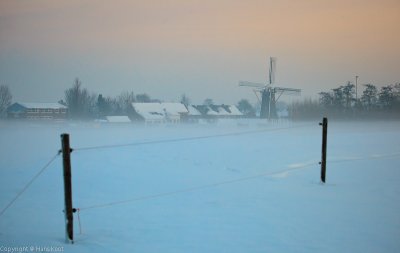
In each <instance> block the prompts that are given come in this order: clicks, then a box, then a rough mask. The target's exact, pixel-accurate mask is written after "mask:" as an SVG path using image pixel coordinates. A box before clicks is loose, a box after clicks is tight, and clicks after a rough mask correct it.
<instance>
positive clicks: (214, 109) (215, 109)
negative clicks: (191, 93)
mask: <svg viewBox="0 0 400 253" xmlns="http://www.w3.org/2000/svg"><path fill="white" fill-rule="evenodd" d="M207 108H208V111H207V115H213V116H241V115H243V114H242V113H241V112H240V111H239V109H238V108H237V107H236V106H235V105H211V106H208V107H207Z"/></svg>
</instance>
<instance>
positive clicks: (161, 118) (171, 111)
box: [132, 103, 189, 124]
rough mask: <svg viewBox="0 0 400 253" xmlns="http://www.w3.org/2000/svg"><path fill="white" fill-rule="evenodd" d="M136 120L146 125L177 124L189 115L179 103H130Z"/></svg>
mask: <svg viewBox="0 0 400 253" xmlns="http://www.w3.org/2000/svg"><path fill="white" fill-rule="evenodd" d="M132 107H133V109H134V111H135V112H136V119H137V120H139V121H144V122H145V123H147V124H159V123H179V122H180V121H181V119H182V118H184V117H186V116H187V114H188V113H189V112H188V110H187V108H186V107H185V106H184V105H183V104H181V103H132Z"/></svg>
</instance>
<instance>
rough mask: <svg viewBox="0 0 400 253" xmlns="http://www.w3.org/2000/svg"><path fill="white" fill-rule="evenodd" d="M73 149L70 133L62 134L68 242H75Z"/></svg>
mask: <svg viewBox="0 0 400 253" xmlns="http://www.w3.org/2000/svg"><path fill="white" fill-rule="evenodd" d="M71 151H72V149H71V148H70V146H69V134H61V152H62V154H63V170H64V200H65V207H64V213H65V232H66V240H67V242H71V243H74V216H73V207H72V183H71V156H70V154H71Z"/></svg>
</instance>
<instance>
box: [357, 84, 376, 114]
mask: <svg viewBox="0 0 400 253" xmlns="http://www.w3.org/2000/svg"><path fill="white" fill-rule="evenodd" d="M364 86H365V90H364V91H363V94H362V96H361V102H362V105H363V107H364V108H365V109H366V110H367V111H370V110H371V109H372V108H374V107H375V106H376V105H377V101H378V89H377V88H376V87H375V85H373V84H364Z"/></svg>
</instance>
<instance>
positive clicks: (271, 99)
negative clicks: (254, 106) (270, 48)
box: [239, 57, 301, 119]
mask: <svg viewBox="0 0 400 253" xmlns="http://www.w3.org/2000/svg"><path fill="white" fill-rule="evenodd" d="M275 68H276V58H275V57H270V58H269V75H268V79H269V80H268V81H269V82H268V83H265V84H263V83H253V82H247V81H240V82H239V86H246V87H252V88H254V93H255V94H256V96H257V92H260V93H261V112H260V118H262V119H266V118H268V119H272V118H277V117H278V115H277V113H276V102H277V101H278V100H279V98H280V97H281V96H282V94H286V95H300V92H301V90H300V89H293V88H283V87H273V84H274V82H275ZM257 98H258V96H257Z"/></svg>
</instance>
